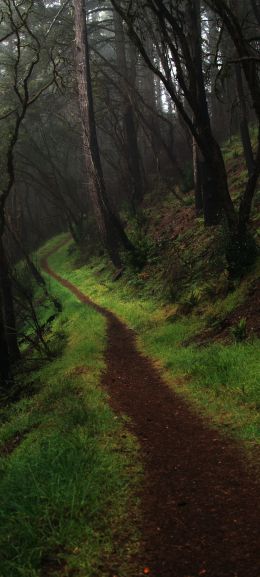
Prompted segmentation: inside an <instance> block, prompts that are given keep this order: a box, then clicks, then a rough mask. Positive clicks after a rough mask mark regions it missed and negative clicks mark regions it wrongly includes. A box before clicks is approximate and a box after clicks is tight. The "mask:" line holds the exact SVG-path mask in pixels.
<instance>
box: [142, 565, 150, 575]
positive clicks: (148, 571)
mask: <svg viewBox="0 0 260 577" xmlns="http://www.w3.org/2000/svg"><path fill="white" fill-rule="evenodd" d="M143 572H144V574H145V575H148V574H149V573H151V571H150V569H149V567H145V568H144V571H143Z"/></svg>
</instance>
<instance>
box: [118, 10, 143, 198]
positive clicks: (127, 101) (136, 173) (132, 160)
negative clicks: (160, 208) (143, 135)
mask: <svg viewBox="0 0 260 577" xmlns="http://www.w3.org/2000/svg"><path fill="white" fill-rule="evenodd" d="M114 27H115V45H116V56H117V65H118V69H119V71H120V75H121V87H122V90H121V92H122V94H124V95H125V98H124V103H123V108H124V112H123V118H124V125H125V135H126V144H127V163H128V167H129V173H130V180H131V183H132V186H131V188H132V200H133V205H134V206H135V207H137V206H138V205H139V204H140V202H141V201H142V199H143V193H144V186H143V179H142V171H141V166H140V153H139V149H138V140H137V130H136V121H135V114H134V109H133V105H132V102H131V96H130V94H129V88H128V82H129V81H131V80H132V79H133V77H134V76H135V75H133V74H132V72H131V71H130V72H131V73H129V71H128V65H127V60H126V46H125V35H124V29H123V24H122V19H121V17H120V16H119V14H118V12H116V10H114ZM131 49H133V47H131ZM131 66H132V67H133V66H135V64H134V61H133V59H132V58H131Z"/></svg>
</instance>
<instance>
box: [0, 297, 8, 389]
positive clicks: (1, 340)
mask: <svg viewBox="0 0 260 577" xmlns="http://www.w3.org/2000/svg"><path fill="white" fill-rule="evenodd" d="M10 374H11V367H10V358H9V352H8V346H7V341H6V334H5V328H4V319H3V311H2V302H1V294H0V385H2V386H5V384H6V383H7V381H8V380H9V379H10Z"/></svg>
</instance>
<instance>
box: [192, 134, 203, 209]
mask: <svg viewBox="0 0 260 577" xmlns="http://www.w3.org/2000/svg"><path fill="white" fill-rule="evenodd" d="M192 155H193V178H194V192H195V210H196V214H197V215H199V214H200V213H201V212H202V210H203V194H202V183H201V166H200V164H201V163H200V161H199V151H198V146H197V143H196V140H195V138H193V140H192Z"/></svg>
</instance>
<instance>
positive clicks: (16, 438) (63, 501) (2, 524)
mask: <svg viewBox="0 0 260 577" xmlns="http://www.w3.org/2000/svg"><path fill="white" fill-rule="evenodd" d="M48 282H50V285H51V289H52V291H53V292H55V295H56V296H57V297H58V298H59V299H60V300H61V302H62V303H63V304H64V312H63V313H62V314H60V315H59V316H58V317H57V318H56V319H55V321H54V323H53V326H52V332H51V333H49V335H48V342H49V346H50V347H51V346H52V344H53V345H54V348H56V350H57V349H60V354H59V355H58V356H56V357H55V358H54V359H53V360H52V361H51V362H45V363H44V364H43V366H41V368H39V369H38V370H37V371H34V373H32V374H30V375H29V376H28V377H27V379H25V382H24V383H23V387H24V398H22V399H21V400H20V401H18V402H16V403H15V404H12V405H10V406H9V407H6V408H5V409H2V411H1V417H2V422H3V424H2V426H1V428H0V559H1V561H0V575H1V577H40V576H41V577H42V576H43V575H47V574H48V575H52V576H53V577H54V576H55V575H60V574H61V567H62V568H63V572H62V574H64V575H65V574H66V575H72V574H74V573H73V568H74V569H75V570H76V574H77V575H79V576H80V575H82V576H84V577H94V576H100V575H102V576H104V577H105V576H110V575H111V574H112V573H113V574H114V573H115V574H116V575H118V577H126V576H127V575H129V577H130V576H131V575H133V574H134V573H136V568H135V562H134V561H133V558H134V556H135V554H136V551H137V549H138V530H137V525H138V521H137V518H138V503H136V498H135V491H136V487H137V485H138V482H139V476H140V474H141V470H140V466H139V464H138V448H137V446H136V442H135V440H134V439H133V437H132V436H131V435H130V434H129V433H128V431H127V430H126V426H125V421H124V419H123V418H122V419H121V418H118V417H117V416H115V414H114V413H113V412H112V410H111V409H110V408H109V405H108V399H107V396H106V394H105V392H104V391H103V390H102V389H101V388H100V386H99V382H100V377H101V371H102V370H103V369H104V361H103V351H104V346H105V334H106V327H105V321H104V319H103V318H102V316H101V315H99V314H98V313H97V312H95V311H94V310H93V309H91V308H90V307H87V306H83V305H82V304H80V303H79V302H77V300H76V299H75V297H74V296H73V295H71V294H70V293H69V292H68V291H67V290H66V289H64V288H62V287H60V286H59V285H58V284H57V283H55V282H54V281H48ZM57 342H60V344H59V346H58V345H57ZM31 381H33V387H34V395H33V396H31V397H29V398H28V397H26V387H29V386H31V385H30V382H31ZM8 447H9V449H10V453H9V454H6V451H5V448H6V449H8ZM11 449H13V450H12V451H11ZM115 553H116V557H115ZM115 559H116V561H115ZM53 560H54V561H53ZM59 563H60V567H59ZM50 567H51V568H52V569H51V570H50Z"/></svg>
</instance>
